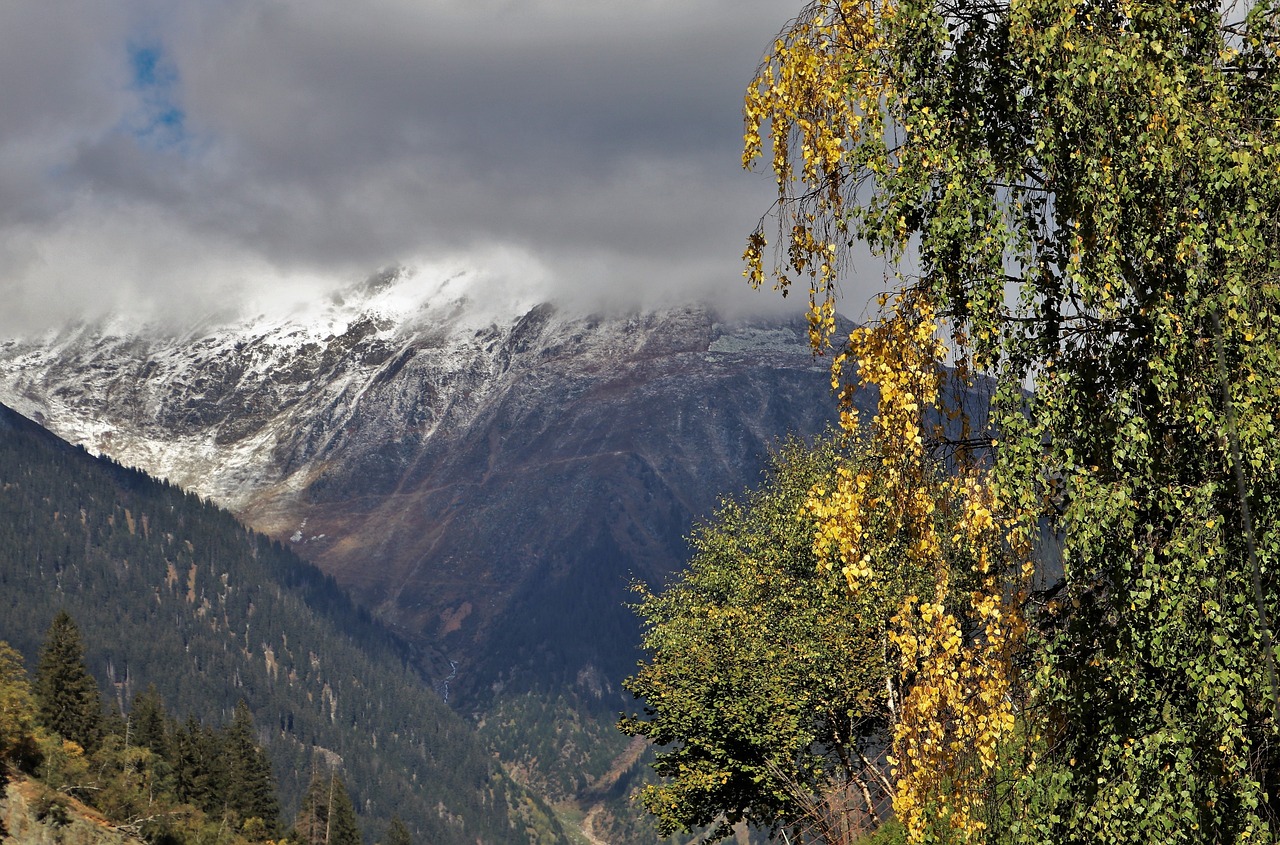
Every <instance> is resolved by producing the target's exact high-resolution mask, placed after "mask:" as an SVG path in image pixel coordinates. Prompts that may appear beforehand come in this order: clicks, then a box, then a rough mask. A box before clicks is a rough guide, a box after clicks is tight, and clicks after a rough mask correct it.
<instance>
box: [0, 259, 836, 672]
mask: <svg viewBox="0 0 1280 845" xmlns="http://www.w3.org/2000/svg"><path fill="white" fill-rule="evenodd" d="M825 373H826V366H825V362H822V361H817V362H815V361H814V360H813V359H812V357H811V355H810V353H809V350H808V347H807V343H806V339H805V328H804V325H803V321H802V320H794V321H790V322H787V321H777V320H764V319H758V320H749V319H736V320H726V319H722V318H720V317H718V316H717V315H716V314H715V313H714V312H712V311H711V310H709V309H707V308H702V307H682V308H673V309H669V310H665V311H657V312H646V313H630V314H617V315H610V316H601V315H584V314H580V313H577V312H575V311H573V310H568V309H561V308H557V307H555V306H552V305H549V304H545V303H543V304H535V303H534V302H532V301H521V300H519V299H518V298H505V299H499V300H483V299H479V298H477V297H476V295H475V290H474V288H473V287H469V285H468V280H467V278H466V276H465V275H458V276H442V277H440V278H436V279H429V278H423V277H421V276H420V275H415V274H413V273H409V272H405V271H399V270H396V271H388V272H384V273H380V274H378V275H376V276H374V277H373V278H371V279H370V280H368V281H367V282H365V283H363V284H361V285H357V286H354V287H352V288H350V289H349V290H346V291H343V292H342V293H341V294H340V295H336V296H334V297H331V298H329V299H327V300H325V301H322V302H315V303H310V304H308V305H307V306H306V307H304V308H301V309H299V310H294V311H292V312H288V313H264V314H262V315H258V316H254V317H251V318H241V317H218V316H211V317H209V318H207V319H205V320H204V321H203V322H201V323H200V324H199V325H196V326H193V327H190V328H187V329H186V330H183V331H174V330H171V329H170V330H160V329H157V328H154V327H145V326H138V325H131V324H130V323H129V322H128V321H126V320H123V319H114V320H103V321H98V322H95V323H89V324H81V325H76V326H71V327H67V328H65V329H62V330H59V331H56V332H50V333H46V334H44V335H42V336H39V337H31V338H20V339H13V340H8V341H0V402H2V403H4V404H7V405H10V406H11V407H13V408H15V409H16V410H18V411H19V412H21V413H23V414H25V415H27V416H29V417H31V418H33V419H36V420H38V421H40V422H41V423H42V424H44V425H46V426H47V427H48V428H50V429H51V430H53V431H54V432H55V433H57V434H59V435H60V436H62V437H64V438H66V439H68V440H70V441H72V442H73V443H79V444H82V445H84V446H86V447H87V448H89V449H90V450H92V451H97V452H101V453H105V454H108V455H110V456H111V457H113V458H115V459H116V460H118V461H120V462H122V463H125V464H131V465H136V466H139V467H141V468H143V469H145V470H147V471H148V472H150V473H152V474H153V475H157V476H160V477H164V478H167V479H169V480H170V481H172V482H174V483H176V484H179V485H181V486H183V487H185V488H187V489H190V490H193V491H195V492H198V493H200V494H202V495H205V496H208V497H210V498H212V499H214V500H215V501H217V502H219V503H220V504H223V505H225V506H226V507H228V508H230V509H231V510H232V511H234V512H235V513H237V514H238V515H239V516H241V517H242V518H244V519H245V520H246V521H247V522H249V523H250V524H252V525H254V526H255V527H257V528H259V529H260V530H263V531H266V532H268V533H271V534H272V535H274V536H276V537H278V538H280V539H282V540H286V541H288V542H291V543H292V544H294V545H295V546H296V547H297V548H298V549H299V550H300V551H301V552H302V553H303V554H304V555H306V556H308V557H309V558H311V559H312V560H314V561H316V562H317V563H319V564H320V565H321V566H322V567H324V568H325V569H327V570H328V571H329V572H331V573H333V574H334V575H335V577H337V578H338V580H339V581H340V582H342V583H344V584H345V585H347V586H348V587H350V588H352V589H353V590H354V591H355V592H356V594H357V596H358V597H359V598H361V599H362V600H363V601H365V602H366V603H367V604H369V605H370V606H372V607H374V608H376V609H377V610H378V611H379V612H380V613H381V614H383V615H384V616H385V617H386V618H388V619H390V620H392V621H394V622H396V623H398V624H399V625H401V626H403V628H404V629H405V630H406V631H409V632H412V633H414V634H416V635H419V636H420V637H421V638H422V639H423V641H424V642H436V643H442V644H443V646H444V647H445V648H446V649H447V650H448V652H449V654H450V656H451V657H455V658H456V659H457V662H456V664H455V666H454V670H455V671H456V672H457V673H458V675H459V677H458V679H457V680H456V681H453V683H454V686H455V689H462V690H464V691H465V690H472V691H474V690H477V689H479V688H482V687H483V688H491V687H492V686H493V685H494V684H495V683H498V682H500V681H504V680H507V679H510V678H513V677H516V676H518V675H519V674H520V673H521V672H522V671H526V670H532V671H534V672H535V673H538V674H539V675H542V674H544V673H546V672H550V673H552V674H555V675H558V676H563V677H564V678H566V679H569V680H571V681H572V682H574V683H578V684H580V685H584V686H585V687H590V688H592V689H593V690H594V691H595V692H597V694H604V693H605V692H607V691H609V690H611V689H616V681H617V679H618V677H619V673H625V672H626V671H627V669H628V668H629V667H630V666H631V665H633V663H632V648H633V645H634V642H635V624H634V622H633V621H632V619H631V616H630V611H628V610H627V609H626V608H625V607H623V606H622V604H623V603H624V602H625V601H626V600H627V593H626V589H625V588H626V583H627V581H628V580H629V579H631V578H641V579H644V580H646V581H649V582H660V581H661V580H663V579H665V578H666V577H668V576H669V575H670V574H671V573H672V572H673V571H675V570H676V569H677V568H678V567H679V566H680V565H681V563H682V562H683V559H684V556H685V546H684V541H683V537H684V536H685V535H686V534H687V532H688V530H689V528H690V525H691V523H692V521H693V520H694V519H695V518H698V517H700V516H705V515H707V514H709V513H710V511H711V510H712V508H713V507H714V505H715V502H716V500H717V498H718V497H720V496H722V495H725V494H732V493H735V492H737V491H739V490H741V489H742V488H743V487H744V486H746V485H748V484H751V483H753V482H754V481H755V479H756V478H757V474H758V472H759V469H760V467H761V465H762V461H763V458H764V455H765V453H766V451H767V449H768V447H769V445H770V443H771V442H772V441H774V440H775V439H776V438H777V437H779V436H782V435H784V434H786V433H788V432H799V433H801V434H813V433H815V432H817V431H818V430H819V429H820V428H821V427H822V426H823V425H824V424H825V423H826V422H827V421H828V420H829V419H830V418H831V417H832V415H833V410H834V407H833V406H834V402H833V400H832V398H831V395H830V392H829V387H828V383H827V382H828V379H827V377H826V375H825ZM459 665H460V666H461V669H459V668H458V666H459ZM442 682H443V679H442Z"/></svg>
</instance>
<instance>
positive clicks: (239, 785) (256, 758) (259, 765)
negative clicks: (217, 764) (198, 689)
mask: <svg viewBox="0 0 1280 845" xmlns="http://www.w3.org/2000/svg"><path fill="white" fill-rule="evenodd" d="M222 754H223V757H224V758H225V761H226V792H225V795H224V800H225V806H226V809H227V810H228V811H231V812H233V813H235V815H236V817H237V818H238V819H239V820H240V821H241V822H242V823H243V822H248V821H249V820H250V819H258V820H259V821H260V822H261V823H262V826H263V830H264V832H265V834H267V835H270V834H273V833H274V832H275V831H276V829H277V828H278V827H279V825H280V802H279V799H277V798H276V785H275V780H274V779H273V778H272V776H271V761H270V760H269V759H268V758H267V753H266V752H265V751H263V750H262V749H261V748H260V747H258V743H257V737H256V731H255V729H254V726H253V714H252V713H250V712H249V705H247V704H245V702H244V701H243V700H241V701H240V702H239V703H238V704H236V709H235V713H234V714H233V715H232V717H231V724H230V725H229V726H228V727H227V730H226V733H225V735H224V737H223V740H222Z"/></svg>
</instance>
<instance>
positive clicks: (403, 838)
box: [386, 816, 413, 845]
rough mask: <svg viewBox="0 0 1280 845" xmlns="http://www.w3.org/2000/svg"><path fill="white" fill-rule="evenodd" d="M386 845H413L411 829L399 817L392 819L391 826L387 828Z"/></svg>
mask: <svg viewBox="0 0 1280 845" xmlns="http://www.w3.org/2000/svg"><path fill="white" fill-rule="evenodd" d="M386 845H413V837H412V836H410V835H409V828H408V826H407V825H405V823H404V821H403V820H402V819H401V818H400V817H399V816H392V817H391V824H390V825H388V826H387V842H386Z"/></svg>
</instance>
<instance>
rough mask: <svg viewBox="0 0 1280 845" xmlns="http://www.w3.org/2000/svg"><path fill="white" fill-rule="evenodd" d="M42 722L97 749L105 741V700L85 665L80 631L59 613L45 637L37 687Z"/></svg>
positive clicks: (85, 745)
mask: <svg viewBox="0 0 1280 845" xmlns="http://www.w3.org/2000/svg"><path fill="white" fill-rule="evenodd" d="M34 691H35V697H36V703H37V704H38V706H39V714H40V722H41V723H42V724H43V725H44V726H45V727H47V728H49V729H50V730H52V731H55V732H56V733H58V734H60V735H61V736H62V737H63V738H65V739H69V740H71V741H72V742H74V743H76V744H78V745H79V746H80V747H81V748H83V749H85V751H88V752H92V751H94V750H95V749H97V747H98V744H99V742H101V740H102V696H101V694H100V693H99V691H98V683H97V681H95V680H94V679H93V676H92V675H90V674H89V669H88V667H86V666H85V662H84V644H83V643H82V642H81V639H80V629H79V628H77V627H76V623H75V622H74V621H72V619H71V616H70V615H69V614H68V613H67V612H66V611H65V610H63V611H59V612H58V615H57V616H55V617H54V619H53V623H52V624H51V625H50V626H49V630H48V632H47V633H46V634H45V640H44V646H43V647H42V648H41V650H40V658H39V661H38V662H37V664H36V679H35V685H34Z"/></svg>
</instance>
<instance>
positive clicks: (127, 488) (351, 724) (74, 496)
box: [0, 406, 564, 843]
mask: <svg viewBox="0 0 1280 845" xmlns="http://www.w3.org/2000/svg"><path fill="white" fill-rule="evenodd" d="M64 613H65V614H66V615H67V616H69V618H71V619H73V620H74V622H75V624H76V625H77V626H78V630H79V631H80V633H81V636H82V641H83V643H84V662H85V665H86V666H87V667H88V671H89V673H90V674H91V675H92V679H93V681H94V683H95V685H96V687H97V688H98V689H99V690H101V693H102V696H103V700H104V702H105V705H104V708H103V711H102V712H103V718H104V719H107V718H108V717H107V715H106V714H108V713H117V714H124V716H123V718H125V719H126V720H127V719H128V717H129V714H131V713H133V712H134V709H135V708H136V707H137V706H138V702H139V701H141V702H143V703H144V704H146V703H148V702H150V704H148V705H147V706H151V707H152V708H153V709H156V710H159V709H162V710H163V711H164V712H166V713H171V714H180V715H176V718H180V719H183V720H186V721H183V722H182V723H181V724H180V725H177V726H175V724H173V723H169V722H165V724H166V725H167V727H165V728H164V729H163V730H159V729H156V730H157V731H158V732H159V733H162V734H164V735H165V737H166V739H165V742H177V741H178V740H177V739H176V738H177V737H179V736H186V737H188V738H190V737H194V736H196V735H199V736H200V737H202V738H204V739H208V737H209V732H210V731H213V732H215V733H216V732H217V731H219V730H222V727H221V726H226V725H230V726H232V729H233V730H237V731H240V732H242V733H243V732H244V731H245V726H246V725H247V724H249V723H250V722H251V723H252V725H253V728H252V735H251V736H246V737H243V739H246V740H248V739H251V740H252V742H253V743H254V744H255V745H259V746H261V748H262V749H263V751H264V752H265V754H266V756H267V758H269V759H270V761H271V763H272V772H273V774H274V779H275V782H276V784H277V785H278V795H279V802H280V808H281V814H280V815H279V817H278V818H277V819H275V820H264V821H265V822H266V825H267V828H266V829H267V831H268V832H271V831H274V830H276V827H275V825H276V824H277V823H280V824H282V823H283V822H284V821H292V820H293V819H295V817H296V816H297V814H298V812H299V809H300V808H301V807H302V806H303V804H304V798H305V797H306V795H307V794H308V789H309V787H311V786H312V780H313V775H314V774H315V773H317V772H325V773H334V776H335V777H340V779H341V782H342V783H343V784H344V791H345V792H347V793H349V796H350V800H351V804H352V808H353V810H354V813H355V819H356V820H357V822H358V824H359V827H360V828H361V829H362V830H363V832H364V837H365V839H366V840H367V841H374V840H375V839H377V838H378V837H380V836H382V835H383V833H384V832H386V831H387V830H389V829H390V826H391V824H392V821H393V820H395V821H397V822H398V826H397V830H401V831H404V832H407V833H408V834H409V835H410V837H411V838H412V841H415V842H432V843H454V842H456V843H462V842H468V843H471V842H477V841H480V842H486V843H507V842H510V843H516V842H520V843H523V842H546V843H556V842H562V841H564V839H563V836H564V835H563V832H562V830H561V828H560V826H559V824H558V822H557V821H556V820H555V818H554V816H553V814H552V813H551V811H550V810H549V809H548V808H547V807H546V806H545V805H544V804H542V803H541V802H540V801H538V800H537V799H536V798H534V797H533V796H532V795H530V794H528V793H527V792H526V791H524V790H523V789H521V788H520V787H518V786H517V785H516V784H515V783H514V782H512V781H511V780H510V779H509V778H508V777H506V776H505V775H504V774H503V773H502V772H501V770H500V769H499V768H498V766H497V765H496V764H495V763H494V762H493V760H492V759H491V758H490V756H489V755H488V754H487V753H486V752H485V750H484V749H483V748H482V747H481V746H480V744H479V743H478V742H477V741H476V740H475V739H474V737H473V732H472V730H471V728H470V726H468V725H467V724H466V723H465V722H464V721H463V720H461V719H460V718H459V717H457V716H456V715H455V714H454V713H453V712H452V711H450V710H449V709H448V707H447V706H446V705H445V704H444V703H443V701H441V700H440V698H439V697H438V696H437V695H436V694H435V693H434V692H432V691H431V690H430V689H428V687H427V685H426V684H425V683H424V682H423V680H422V678H421V677H420V676H419V674H418V672H417V671H416V670H415V668H414V655H413V653H412V652H411V650H410V648H409V647H408V646H406V645H405V644H404V642H402V641H401V640H400V639H399V638H397V637H396V636H395V635H394V634H393V633H392V632H390V631H388V630H387V629H386V628H384V627H382V626H380V625H379V624H378V623H377V622H376V621H375V620H373V619H372V617H371V616H370V615H369V614H368V613H367V612H366V611H364V610H363V609H361V608H358V607H357V606H356V605H354V604H353V603H352V602H351V600H350V599H349V598H348V597H347V595H346V594H345V593H344V592H343V591H341V590H340V589H339V588H338V587H337V586H336V585H335V583H334V582H333V581H332V579H331V578H328V577H326V576H325V575H323V574H322V573H321V572H320V571H319V570H317V569H315V568H314V567H313V566H311V565H310V564H308V563H306V562H304V561H302V560H301V559H299V558H297V557H296V556H295V555H293V554H292V553H291V552H289V551H288V550H286V549H285V548H283V547H282V546H281V545H280V544H278V543H274V542H272V541H270V540H269V539H267V538H266V537H263V536H260V535H258V534H255V533H254V532H252V531H250V530H248V529H246V528H245V527H243V526H242V525H240V524H239V523H237V522H236V521H235V520H234V519H233V518H232V517H231V516H230V515H228V514H227V513H225V512H223V511H221V510H220V509H218V508H216V507H215V506H213V505H211V504H209V503H208V502H205V501H202V500H201V499H199V498H198V497H195V496H192V495H189V494H185V493H183V492H182V491H180V490H178V489H177V488H175V487H173V486H171V485H169V484H166V483H164V482H159V481H156V480H154V479H151V478H149V477H147V476H146V475H144V474H143V473H141V472H138V471H135V470H131V469H126V468H124V467H121V466H119V465H117V464H115V463H113V462H111V461H109V460H107V459H103V458H97V457H93V456H91V455H89V454H88V453H86V452H85V451H83V450H82V449H78V448H74V447H71V446H69V445H68V444H66V443H64V442H63V441H61V440H58V439H57V438H55V437H53V436H52V435H50V434H49V433H48V432H46V431H44V430H43V429H41V428H40V427H39V426H37V425H35V424H34V423H31V422H30V421H28V420H26V419H25V418H22V417H21V416H20V415H17V414H15V413H13V412H12V411H10V410H9V409H7V408H3V407H2V406H0V639H2V640H5V641H7V642H8V643H10V644H11V645H12V646H13V648H14V649H15V650H16V652H17V653H18V654H20V655H21V657H22V659H23V661H24V662H25V664H26V665H27V666H35V665H37V663H38V661H39V658H40V654H41V648H42V644H43V641H44V637H45V635H46V633H47V632H48V631H49V628H50V621H51V620H53V619H54V618H55V617H59V618H61V617H60V616H59V614H64ZM35 686H36V692H37V694H39V692H40V682H39V680H38V679H37V681H36V685H35ZM139 696H142V698H141V699H139ZM241 702H242V703H243V704H242V705H241V704H240V703H241ZM238 705H239V707H238ZM115 718H117V719H118V718H121V717H120V716H117V717H115ZM166 718H168V717H166ZM161 721H164V720H161ZM236 726H239V727H236ZM63 727H65V725H64V726H63ZM96 730H98V731H99V732H101V730H102V729H96ZM91 733H92V731H91ZM103 736H105V734H103ZM99 741H100V740H96V739H95V740H89V741H88V742H87V744H88V745H89V746H90V748H86V749H85V750H86V751H90V750H92V746H93V745H94V744H95V743H96V742H99ZM193 741H194V740H193ZM202 741H203V740H202ZM135 745H136V743H135Z"/></svg>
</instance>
